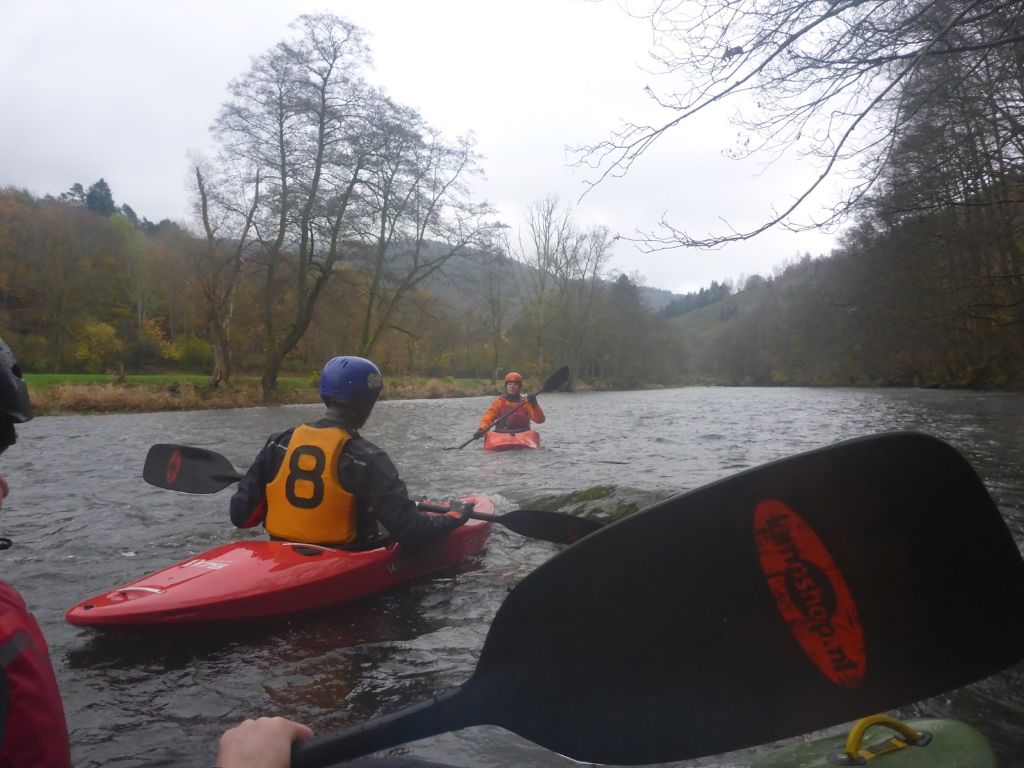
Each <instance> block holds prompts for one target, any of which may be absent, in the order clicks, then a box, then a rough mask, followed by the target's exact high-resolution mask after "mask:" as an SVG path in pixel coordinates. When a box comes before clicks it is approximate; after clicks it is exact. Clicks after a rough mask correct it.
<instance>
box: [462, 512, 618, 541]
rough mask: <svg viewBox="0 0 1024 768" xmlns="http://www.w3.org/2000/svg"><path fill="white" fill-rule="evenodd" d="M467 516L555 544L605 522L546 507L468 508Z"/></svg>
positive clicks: (576, 536) (592, 530)
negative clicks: (495, 511) (501, 510)
mask: <svg viewBox="0 0 1024 768" xmlns="http://www.w3.org/2000/svg"><path fill="white" fill-rule="evenodd" d="M469 516H470V517H474V518H476V519H477V520H489V521H491V522H492V523H499V524H500V525H504V526H505V527H506V528H508V529H509V530H510V531H514V532H515V533H518V534H519V535H521V536H528V537H529V538H531V539H540V540H541V541H550V542H553V543H555V544H572V543H573V542H575V541H578V540H579V539H582V538H583V537H584V536H586V535H588V534H591V533H593V532H594V531H596V530H598V529H599V528H602V527H603V526H604V524H603V523H599V522H597V521H596V520H588V519H587V518H585V517H578V516H576V515H568V514H564V513H562V512H549V511H548V510H546V509H514V510H512V511H511V512H506V513H505V514H503V515H489V514H486V513H483V512H471V513H470V515H469Z"/></svg>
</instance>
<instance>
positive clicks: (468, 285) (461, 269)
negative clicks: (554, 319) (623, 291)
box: [423, 251, 681, 312]
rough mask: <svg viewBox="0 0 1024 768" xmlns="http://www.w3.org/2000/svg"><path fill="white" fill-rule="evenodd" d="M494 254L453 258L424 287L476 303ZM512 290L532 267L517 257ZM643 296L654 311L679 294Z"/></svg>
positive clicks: (511, 269) (644, 291)
mask: <svg viewBox="0 0 1024 768" xmlns="http://www.w3.org/2000/svg"><path fill="white" fill-rule="evenodd" d="M488 258H490V257H489V256H487V255H486V254H484V253H483V252H481V251H466V252H464V253H461V254H458V255H456V256H453V257H452V258H450V259H449V260H448V261H447V262H446V263H445V265H444V267H442V269H441V270H439V271H438V272H437V273H436V274H435V275H433V276H431V277H430V278H428V279H427V280H425V281H424V283H423V288H424V289H425V290H427V291H429V292H430V293H432V294H434V295H435V296H437V297H438V298H440V299H442V300H443V301H445V302H446V303H453V304H457V303H463V304H466V303H473V304H474V306H475V302H473V297H481V298H482V297H483V295H484V291H485V285H486V274H487V262H486V260H487V259H488ZM506 266H507V267H508V274H509V277H508V279H509V282H510V283H511V284H512V285H511V287H510V290H512V291H516V290H518V288H519V286H521V285H523V284H525V282H526V278H527V276H528V274H529V273H530V271H532V269H533V268H532V267H530V266H527V265H526V264H523V263H522V262H520V261H516V260H514V259H507V260H506ZM639 293H640V297H641V298H642V299H643V301H644V304H645V305H646V306H647V308H648V309H650V310H651V311H652V312H658V311H660V310H662V309H664V308H665V307H667V306H668V305H669V304H670V303H671V302H672V301H673V300H675V299H679V298H681V297H680V296H679V294H675V293H672V292H671V291H666V290H663V289H661V288H649V287H647V286H640V287H639Z"/></svg>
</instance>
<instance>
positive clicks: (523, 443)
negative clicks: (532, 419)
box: [484, 429, 540, 451]
mask: <svg viewBox="0 0 1024 768" xmlns="http://www.w3.org/2000/svg"><path fill="white" fill-rule="evenodd" d="M524 448H540V432H537V431H535V430H532V429H527V430H524V431H522V432H488V433H487V434H486V435H484V450H485V451H519V450H522V449H524Z"/></svg>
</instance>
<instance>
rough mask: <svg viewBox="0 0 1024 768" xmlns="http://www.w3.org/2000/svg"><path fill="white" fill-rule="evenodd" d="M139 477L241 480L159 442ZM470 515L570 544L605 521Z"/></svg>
mask: <svg viewBox="0 0 1024 768" xmlns="http://www.w3.org/2000/svg"><path fill="white" fill-rule="evenodd" d="M142 478H143V480H145V481H146V482H147V483H149V484H150V485H155V486H156V487H157V488H166V489H168V490H171V491H182V492H184V493H217V492H218V491H221V490H223V489H224V488H227V487H228V486H229V485H231V484H233V483H237V482H238V481H239V480H241V479H242V473H241V472H239V471H238V470H237V469H235V468H234V466H233V465H232V464H231V462H230V461H229V460H228V459H227V458H226V457H224V456H221V455H220V454H219V453H216V452H215V451H210V450H207V449H206V448H194V447H192V446H189V445H174V444H171V443H160V444H157V445H154V446H152V447H151V448H150V449H149V452H148V453H147V454H146V463H145V465H144V466H143V468H142ZM419 506H420V509H425V510H428V511H431V512H447V511H448V510H449V509H450V508H449V507H442V506H440V505H437V504H426V503H422V502H421V503H420V505H419ZM469 516H470V517H471V518H474V519H476V520H486V521H487V522H490V523H497V524H498V525H503V526H505V527H506V528H508V529H509V530H510V531H514V532H515V533H518V534H519V535H521V536H527V537H529V538H531V539H540V540H542V541H550V542H553V543H555V544H572V543H573V542H575V541H577V540H578V539H581V538H583V537H584V536H586V535H587V534H589V533H593V532H594V531H596V530H597V529H599V528H601V527H602V526H603V525H604V524H603V523H599V522H598V521H596V520H590V519H588V518H585V517H579V516H577V515H568V514H564V513H562V512H550V511H548V510H546V509H516V510H513V511H512V512H507V513H505V514H503V515H491V514H487V513H486V512H476V511H475V510H474V511H472V512H470V513H469Z"/></svg>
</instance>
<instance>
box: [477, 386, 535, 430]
mask: <svg viewBox="0 0 1024 768" xmlns="http://www.w3.org/2000/svg"><path fill="white" fill-rule="evenodd" d="M525 400H526V396H525V395H519V397H517V398H515V399H511V400H510V399H509V396H508V395H501V396H500V397H498V398H496V399H495V400H494V402H493V403H491V407H490V408H488V409H487V412H486V413H484V415H483V418H481V419H480V429H487V428H488V427H490V426H491V424H494V422H496V421H497V420H498V419H500V418H501V417H502V416H505V415H506V414H510V415H509V416H508V418H507V419H506V420H505V421H504V422H502V423H501V424H495V429H497V430H498V431H499V432H522V431H523V430H524V429H529V428H530V422H531V421H534V422H536V423H537V424H543V423H544V409H543V408H541V407H540V404H537V405H530V404H529V403H526V404H525V405H524V406H523V407H522V408H519V410H517V411H515V413H511V412H512V411H513V410H515V409H516V408H517V407H518V406H519V404H520V403H522V402H524V401H525Z"/></svg>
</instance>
